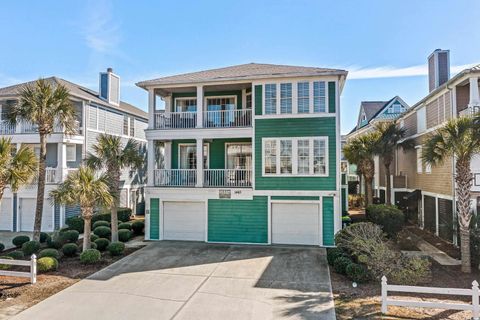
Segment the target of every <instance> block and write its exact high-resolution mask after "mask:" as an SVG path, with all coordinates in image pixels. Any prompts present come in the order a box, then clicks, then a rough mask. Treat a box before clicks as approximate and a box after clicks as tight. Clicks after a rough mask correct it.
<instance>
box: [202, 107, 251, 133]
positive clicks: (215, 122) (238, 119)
mask: <svg viewBox="0 0 480 320" xmlns="http://www.w3.org/2000/svg"><path fill="white" fill-rule="evenodd" d="M251 125H252V110H251V109H238V110H219V111H204V112H203V127H204V128H242V127H250V126H251Z"/></svg>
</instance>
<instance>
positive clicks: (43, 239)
mask: <svg viewBox="0 0 480 320" xmlns="http://www.w3.org/2000/svg"><path fill="white" fill-rule="evenodd" d="M49 237H50V236H49V235H48V233H45V232H40V243H45V242H46V241H47V239H48V238H49Z"/></svg>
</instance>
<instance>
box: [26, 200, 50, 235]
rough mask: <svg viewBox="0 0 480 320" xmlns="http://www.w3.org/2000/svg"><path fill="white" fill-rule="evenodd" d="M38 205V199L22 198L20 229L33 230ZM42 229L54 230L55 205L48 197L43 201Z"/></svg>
mask: <svg viewBox="0 0 480 320" xmlns="http://www.w3.org/2000/svg"><path fill="white" fill-rule="evenodd" d="M36 205H37V200H36V199H33V198H32V199H29V198H21V199H20V231H33V223H34V220H35V208H36ZM41 230H42V231H53V207H52V206H51V205H50V202H49V201H48V200H47V199H46V200H45V202H44V203H43V213H42V226H41Z"/></svg>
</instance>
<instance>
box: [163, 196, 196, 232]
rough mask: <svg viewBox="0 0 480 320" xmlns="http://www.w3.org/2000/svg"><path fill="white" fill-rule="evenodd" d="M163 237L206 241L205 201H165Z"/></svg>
mask: <svg viewBox="0 0 480 320" xmlns="http://www.w3.org/2000/svg"><path fill="white" fill-rule="evenodd" d="M163 238H164V239H165V240H187V241H205V203H204V202H173V201H172V202H170V201H169V202H164V203H163Z"/></svg>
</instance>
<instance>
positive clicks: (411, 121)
mask: <svg viewBox="0 0 480 320" xmlns="http://www.w3.org/2000/svg"><path fill="white" fill-rule="evenodd" d="M403 127H404V128H405V130H406V132H405V135H406V136H407V137H409V136H413V135H414V134H416V133H417V113H416V112H413V113H411V114H410V115H408V116H407V117H405V118H404V119H403Z"/></svg>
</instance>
